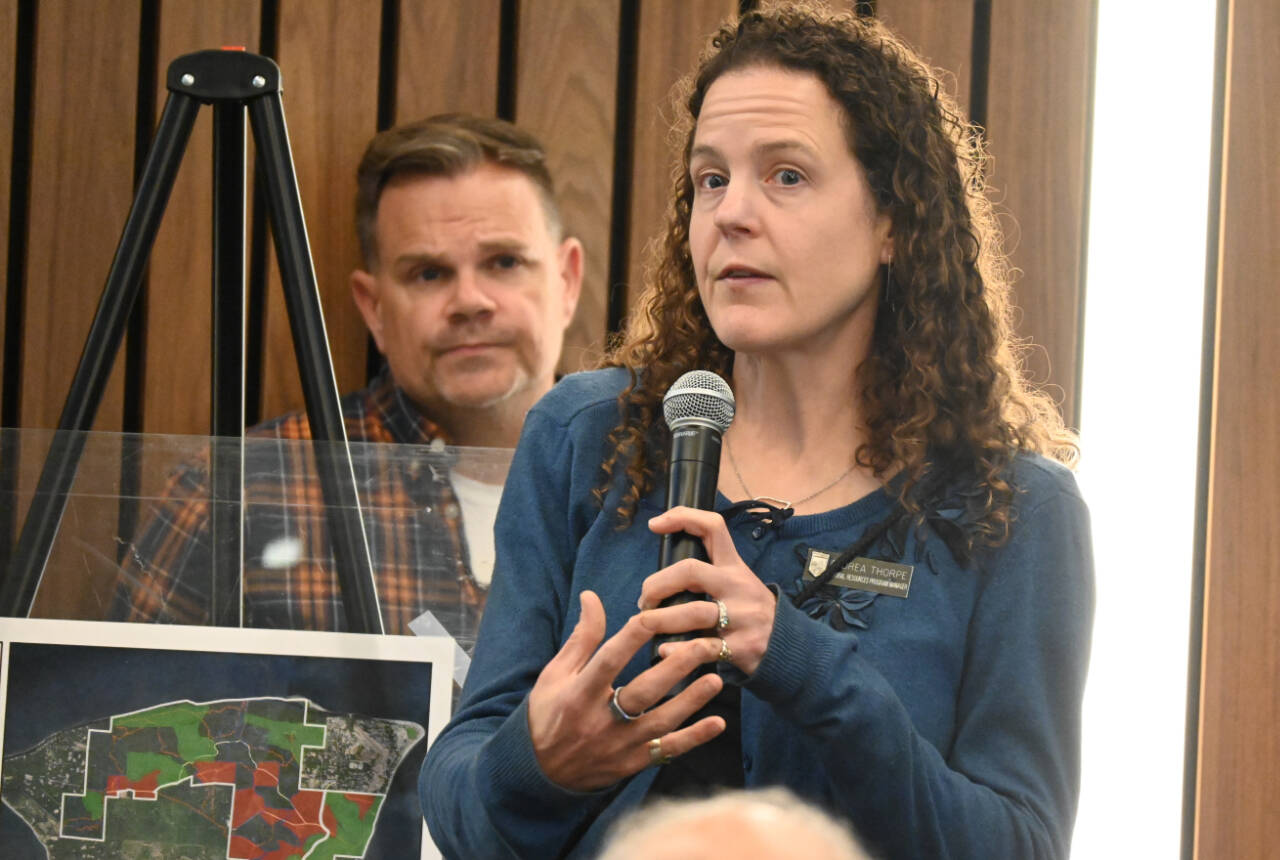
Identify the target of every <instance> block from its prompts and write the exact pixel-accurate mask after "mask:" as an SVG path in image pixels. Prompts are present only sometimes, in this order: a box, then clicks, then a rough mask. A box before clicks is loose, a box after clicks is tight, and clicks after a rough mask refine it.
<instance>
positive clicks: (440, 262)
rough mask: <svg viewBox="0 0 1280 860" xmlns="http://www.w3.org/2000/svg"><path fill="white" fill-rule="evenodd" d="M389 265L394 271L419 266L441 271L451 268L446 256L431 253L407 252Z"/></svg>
mask: <svg viewBox="0 0 1280 860" xmlns="http://www.w3.org/2000/svg"><path fill="white" fill-rule="evenodd" d="M391 265H392V267H393V268H396V269H400V268H404V267H405V266H421V265H428V266H438V267H439V268H442V269H452V268H453V263H451V262H449V259H448V258H447V257H446V256H444V255H443V254H437V253H433V252H431V251H409V252H407V253H404V254H401V255H400V256H398V257H396V258H395V259H394V260H392V261H391Z"/></svg>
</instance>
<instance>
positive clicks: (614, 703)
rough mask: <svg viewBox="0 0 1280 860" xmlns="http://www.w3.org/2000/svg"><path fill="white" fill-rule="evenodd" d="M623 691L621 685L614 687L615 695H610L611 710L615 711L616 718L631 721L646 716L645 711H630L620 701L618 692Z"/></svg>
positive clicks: (620, 720)
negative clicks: (633, 712) (635, 712)
mask: <svg viewBox="0 0 1280 860" xmlns="http://www.w3.org/2000/svg"><path fill="white" fill-rule="evenodd" d="M621 691H622V688H621V687H614V688H613V695H612V696H610V697H609V710H611V711H613V716H614V719H616V720H618V721H619V722H623V723H629V722H631V721H632V720H638V719H640V718H641V717H642V716H644V711H641V712H640V713H638V714H632V713H628V712H627V710H626V709H625V708H623V707H622V705H621V704H619V702H618V693H620V692H621Z"/></svg>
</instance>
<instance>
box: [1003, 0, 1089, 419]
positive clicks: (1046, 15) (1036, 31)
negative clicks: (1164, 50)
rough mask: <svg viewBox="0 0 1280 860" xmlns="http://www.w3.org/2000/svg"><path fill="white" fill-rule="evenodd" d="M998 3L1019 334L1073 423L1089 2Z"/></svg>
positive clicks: (1008, 223)
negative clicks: (1029, 344) (1018, 271)
mask: <svg viewBox="0 0 1280 860" xmlns="http://www.w3.org/2000/svg"><path fill="white" fill-rule="evenodd" d="M993 5H994V6H996V7H998V8H997V14H993V16H992V19H991V47H990V71H989V75H988V87H987V123H986V127H987V136H988V139H989V141H990V144H991V150H992V152H993V153H994V154H995V159H994V160H995V165H994V167H995V169H994V173H993V177H992V184H993V185H994V186H995V188H996V190H997V195H996V199H998V200H1000V201H1002V204H1003V205H1002V206H1001V209H1002V210H1003V212H1005V213H1007V214H1006V216H1005V217H1004V218H1003V219H1002V221H1003V224H1004V226H1005V229H1006V240H1007V247H1008V248H1010V249H1011V251H1012V253H1011V258H1012V261H1013V264H1014V265H1015V266H1017V267H1018V268H1019V269H1021V271H1022V276H1021V278H1020V279H1019V280H1018V281H1016V282H1015V283H1016V288H1015V289H1016V295H1017V300H1018V307H1019V309H1020V311H1021V321H1020V325H1019V333H1020V334H1022V335H1023V336H1024V337H1029V338H1030V339H1031V341H1032V342H1033V343H1034V344H1036V345H1037V346H1036V347H1035V348H1034V349H1033V350H1032V351H1031V352H1030V353H1029V354H1028V356H1027V366H1028V369H1029V371H1030V374H1031V377H1032V379H1033V380H1034V381H1036V382H1039V383H1045V384H1048V385H1050V386H1053V387H1054V388H1055V389H1061V394H1062V400H1061V406H1062V411H1063V414H1064V415H1065V416H1067V420H1068V422H1070V423H1076V421H1075V420H1074V417H1075V416H1076V414H1077V409H1078V407H1077V397H1076V392H1075V388H1076V377H1077V375H1078V374H1077V367H1078V353H1079V334H1078V332H1079V326H1080V309H1081V300H1080V294H1081V286H1082V278H1081V275H1082V272H1081V267H1082V249H1083V245H1084V235H1085V234H1084V219H1083V217H1082V212H1083V207H1084V198H1085V155H1086V152H1087V137H1086V118H1087V116H1088V111H1089V108H1088V99H1089V92H1088V87H1089V63H1090V56H1089V53H1090V51H1089V44H1090V33H1091V31H1092V29H1093V24H1092V20H1091V15H1092V11H1091V10H1092V4H1090V3H1089V2H1084V0H1072V2H1061V3H1041V2H1038V0H1002V2H1000V3H998V4H993Z"/></svg>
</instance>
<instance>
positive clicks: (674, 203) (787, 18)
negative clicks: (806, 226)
mask: <svg viewBox="0 0 1280 860" xmlns="http://www.w3.org/2000/svg"><path fill="white" fill-rule="evenodd" d="M758 66H773V67H778V68H782V69H785V70H790V71H798V72H803V73H807V74H812V75H814V76H816V77H817V78H818V79H819V80H820V81H822V83H823V84H824V85H825V86H826V89H827V91H828V93H830V95H831V96H832V97H833V98H834V99H835V101H836V102H838V103H839V104H840V106H841V108H842V113H843V120H844V122H845V128H846V131H847V136H848V142H849V148H850V151H851V152H852V154H853V156H854V157H855V158H856V159H857V160H858V161H859V162H860V163H861V165H862V166H863V168H864V169H865V170H866V176H867V180H868V182H869V184H870V187H871V190H872V192H873V194H874V196H875V199H876V202H877V205H878V207H879V209H880V211H881V212H882V213H887V214H888V215H889V217H890V220H891V223H892V237H893V239H892V241H893V246H894V247H893V263H892V268H891V269H890V268H888V267H882V268H881V277H882V289H883V291H884V292H883V293H882V300H881V301H880V303H879V309H878V311H877V317H876V321H875V330H874V334H873V344H872V348H871V352H870V355H869V357H868V358H867V359H866V361H864V362H863V363H862V365H861V366H860V367H859V369H858V385H859V391H857V392H856V395H857V396H860V397H861V398H862V402H863V404H864V406H865V414H866V415H867V419H868V437H867V440H866V441H865V442H864V443H863V444H861V445H859V446H858V448H857V449H856V451H855V457H856V460H857V462H858V463H859V464H860V465H861V466H863V467H865V468H869V469H871V470H872V471H873V472H874V473H875V474H876V475H877V476H878V477H880V478H882V479H885V480H887V478H888V477H889V476H891V475H894V474H897V473H901V474H902V476H903V480H902V481H900V482H897V483H895V486H897V487H898V488H899V489H898V492H899V494H900V501H901V502H902V503H903V505H904V506H905V508H906V509H907V510H908V511H911V512H918V511H919V510H920V508H921V505H922V504H924V503H927V502H928V501H929V500H928V499H920V498H917V493H916V492H915V491H916V490H917V489H918V488H921V487H924V486H925V484H924V483H922V481H923V479H924V478H925V477H926V475H935V476H937V475H941V474H943V473H944V472H945V473H946V475H947V476H948V477H947V480H948V481H949V482H950V481H953V480H955V479H956V478H957V476H958V477H959V479H960V480H961V481H962V482H963V483H964V484H965V485H967V487H968V489H969V490H970V491H973V490H976V491H978V492H977V493H976V496H977V497H978V498H979V499H980V502H979V506H980V510H978V511H976V512H975V516H974V517H973V520H972V522H973V526H972V527H971V534H970V535H969V542H970V545H971V546H972V545H973V544H974V543H980V544H984V545H994V544H999V543H1001V542H1003V541H1004V540H1005V539H1006V538H1007V536H1008V532H1009V525H1010V505H1011V502H1012V500H1013V494H1014V488H1013V487H1012V486H1011V485H1010V484H1009V482H1008V480H1007V475H1008V467H1009V465H1010V463H1011V461H1012V460H1013V458H1014V457H1015V456H1016V454H1017V453H1018V452H1019V451H1033V452H1038V453H1042V454H1045V455H1047V456H1049V457H1052V458H1054V459H1057V460H1059V461H1060V462H1063V463H1066V464H1068V465H1072V464H1073V463H1074V461H1075V459H1076V457H1077V454H1078V449H1077V444H1076V437H1075V435H1074V434H1073V433H1071V432H1070V431H1068V430H1067V429H1066V428H1065V427H1064V425H1063V422H1062V418H1061V415H1060V414H1059V412H1058V409H1057V407H1056V405H1055V404H1054V402H1053V401H1052V400H1051V399H1050V398H1049V397H1048V396H1047V395H1046V394H1044V393H1042V392H1040V391H1037V390H1035V389H1033V388H1032V387H1031V386H1030V385H1029V384H1028V383H1027V381H1026V379H1025V378H1024V375H1023V372H1022V364H1021V360H1020V356H1021V352H1022V348H1023V345H1022V344H1019V343H1018V342H1017V341H1016V340H1015V338H1014V335H1013V329H1012V323H1011V315H1012V308H1011V305H1010V298H1009V292H1010V277H1009V271H1010V269H1009V264H1008V262H1007V260H1006V258H1005V256H1004V253H1003V250H1002V247H1001V237H1000V232H999V230H998V227H997V225H996V222H995V219H994V217H993V214H992V210H991V204H990V201H989V200H988V199H987V197H986V190H985V170H984V168H985V164H986V153H985V150H984V145H983V142H982V138H981V135H980V134H979V132H978V130H977V129H976V128H975V127H974V126H972V125H971V124H970V123H969V122H968V121H967V120H966V119H965V118H964V117H963V115H962V113H961V111H960V110H959V108H958V107H957V105H956V103H955V101H954V100H953V99H952V98H951V97H950V96H949V95H947V93H946V92H944V90H943V88H942V86H941V85H940V83H939V80H938V78H937V77H936V76H935V74H934V72H933V70H931V69H930V68H929V67H928V66H927V65H926V64H925V63H924V62H923V61H922V60H921V59H920V58H919V57H918V56H916V55H915V54H914V53H913V52H912V50H911V49H910V48H908V47H907V46H906V45H905V44H904V43H903V42H902V41H901V40H900V39H898V38H897V37H896V36H895V35H893V34H892V33H891V32H890V31H888V30H887V29H886V28H885V27H884V26H883V25H882V24H880V23H879V22H877V21H876V20H875V19H873V18H862V17H855V16H853V15H851V14H847V13H845V14H836V13H833V12H830V11H828V10H826V9H824V8H822V7H818V6H815V5H810V4H807V3H804V2H792V3H787V4H785V5H776V6H769V7H766V8H763V9H759V10H755V11H752V12H749V13H747V14H745V15H743V16H742V17H741V19H740V20H737V21H732V20H731V21H728V22H726V23H725V24H724V25H723V26H722V27H721V28H720V30H719V31H718V32H717V33H715V34H714V35H713V36H712V38H711V41H710V44H709V45H708V47H707V49H706V50H705V51H704V52H703V55H702V58H701V60H700V62H699V65H698V68H697V70H696V71H695V72H694V73H693V75H691V76H690V77H687V78H685V79H684V80H683V81H681V83H680V84H678V85H677V90H676V98H677V99H679V101H680V102H682V103H683V108H684V109H683V110H681V109H679V108H677V110H678V113H679V118H678V119H677V121H676V127H675V128H674V129H673V136H677V135H678V136H679V137H680V138H682V139H683V152H682V158H681V162H680V164H679V165H678V167H677V168H676V169H675V170H673V173H672V180H673V189H672V195H671V203H670V205H669V207H668V209H667V213H666V233H665V235H664V237H663V239H662V241H661V244H660V245H656V246H655V247H654V248H652V249H651V252H650V259H649V261H648V268H647V271H646V276H647V277H646V284H647V285H646V288H645V291H644V293H643V295H642V296H641V298H640V300H639V303H638V305H637V307H636V308H635V311H634V312H633V314H632V316H631V318H630V319H629V321H628V325H627V329H626V331H625V332H624V334H623V336H622V337H621V338H620V340H619V341H618V342H617V343H616V344H615V345H614V347H613V349H612V350H611V352H610V354H609V355H608V356H607V357H606V358H605V360H604V362H603V364H604V366H621V367H625V368H629V369H630V370H631V384H630V386H628V387H627V389H626V390H625V391H624V392H623V393H622V394H621V396H620V397H619V405H620V407H621V409H622V420H621V423H620V424H619V425H618V426H617V427H616V428H615V429H614V430H613V432H612V433H611V434H610V436H609V443H610V445H611V446H612V448H613V450H612V453H611V454H610V455H609V456H608V457H607V458H606V459H605V461H604V463H603V469H604V472H605V481H606V484H607V483H610V482H612V481H613V480H614V478H615V473H616V472H617V471H618V470H619V468H621V467H622V466H623V465H624V464H625V482H626V485H625V492H624V493H623V496H622V500H621V504H620V506H619V508H618V513H619V514H620V515H621V517H622V520H623V522H628V521H630V519H631V518H632V517H633V516H634V513H635V510H636V505H637V503H638V501H639V499H640V498H641V497H642V496H643V495H644V494H646V493H648V492H649V491H650V490H651V489H652V488H653V486H654V482H655V475H656V474H658V472H659V471H660V470H662V469H664V468H665V458H666V454H665V447H666V446H665V444H664V442H665V439H664V436H665V430H664V428H663V422H662V421H660V420H658V419H659V417H660V415H661V412H660V409H661V401H662V395H663V393H664V392H665V391H666V390H667V388H668V387H669V386H670V385H671V383H672V382H673V381H674V380H675V379H676V378H677V377H678V376H679V375H680V374H682V373H683V372H685V371H686V370H689V369H691V368H702V369H706V370H712V371H715V372H717V373H720V374H721V375H724V376H728V375H729V374H730V373H731V371H732V369H733V359H734V356H733V352H732V351H731V350H730V349H729V348H728V347H726V346H725V345H724V344H723V343H722V342H721V341H720V340H719V338H718V337H717V336H716V334H715V332H714V331H713V329H712V327H711V323H710V320H709V319H708V317H707V314H706V311H705V309H704V308H703V306H702V302H701V299H700V298H699V294H698V289H697V284H696V281H695V277H694V269H693V262H692V259H691V257H690V252H689V217H690V206H691V201H692V199H693V192H694V189H693V184H692V181H691V179H690V176H689V156H690V149H691V147H692V144H693V133H694V130H695V125H696V122H697V119H698V114H699V112H700V110H701V107H702V102H703V99H704V97H705V96H706V93H707V90H708V88H709V87H710V86H711V84H712V83H713V82H714V81H715V80H717V79H718V78H719V77H720V76H721V75H724V74H726V73H727V72H731V71H734V70H740V69H744V68H748V67H758ZM655 428H656V429H655ZM928 484H929V485H930V486H931V490H930V491H931V492H934V491H936V490H937V481H934V480H930V481H929V482H928ZM970 495H975V494H974V493H970Z"/></svg>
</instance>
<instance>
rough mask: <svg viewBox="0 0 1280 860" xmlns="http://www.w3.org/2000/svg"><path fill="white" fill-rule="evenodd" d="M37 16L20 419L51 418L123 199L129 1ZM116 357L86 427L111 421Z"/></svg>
mask: <svg viewBox="0 0 1280 860" xmlns="http://www.w3.org/2000/svg"><path fill="white" fill-rule="evenodd" d="M39 14H40V22H39V26H38V28H37V29H38V37H37V39H38V45H37V48H36V51H37V57H36V70H37V72H36V91H35V107H34V112H35V116H34V120H33V126H34V134H33V140H34V143H33V147H32V157H31V215H30V223H29V224H28V230H29V245H28V253H27V285H26V311H27V312H26V324H25V330H24V335H23V368H24V371H23V391H22V399H23V402H22V424H23V426H26V427H56V426H57V424H58V417H59V415H60V413H61V411H62V404H63V401H64V400H65V399H66V396H67V390H68V389H69V388H70V386H71V377H72V375H73V374H74V373H75V368H76V364H77V362H78V361H79V358H80V352H81V347H82V346H83V345H84V341H85V337H86V336H87V334H88V332H89V324H90V322H91V321H92V319H93V314H94V311H95V310H96V308H97V305H98V299H99V298H100V296H101V294H102V285H103V284H104V283H105V282H106V278H107V271H108V270H109V269H110V267H111V258H112V255H113V254H114V252H115V248H116V244H117V243H118V242H119V240H120V231H121V229H122V228H123V227H124V222H125V218H126V216H127V215H128V212H129V205H130V203H131V202H132V200H133V182H132V177H133V153H134V135H133V132H134V129H133V123H134V108H135V102H136V88H137V73H138V69H137V64H138V59H137V58H138V7H137V4H136V3H134V2H131V0H105V2H101V3H78V2H75V0H51V2H45V3H41V4H40V10H39ZM55 345H56V347H55ZM51 347H55V348H51ZM121 364H122V362H120V361H117V362H116V368H115V371H114V372H113V374H112V382H111V384H110V386H109V387H108V389H107V393H106V395H105V397H104V399H103V404H102V407H101V409H100V410H99V412H98V420H97V422H96V423H95V425H94V426H95V428H96V429H100V430H118V429H119V427H120V393H121V388H120V378H121V373H120V365H121Z"/></svg>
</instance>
